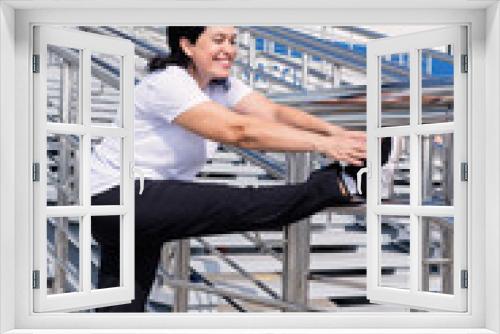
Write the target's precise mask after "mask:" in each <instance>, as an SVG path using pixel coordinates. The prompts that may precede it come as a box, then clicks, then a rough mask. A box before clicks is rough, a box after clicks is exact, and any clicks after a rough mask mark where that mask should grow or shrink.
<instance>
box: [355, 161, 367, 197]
mask: <svg viewBox="0 0 500 334" xmlns="http://www.w3.org/2000/svg"><path fill="white" fill-rule="evenodd" d="M367 172H368V167H363V168H361V169H360V170H358V173H357V174H356V186H357V188H358V193H359V194H360V195H362V194H363V191H362V190H361V180H362V179H361V176H362V175H363V173H367Z"/></svg>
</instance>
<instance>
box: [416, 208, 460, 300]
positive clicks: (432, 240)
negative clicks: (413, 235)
mask: <svg viewBox="0 0 500 334" xmlns="http://www.w3.org/2000/svg"><path fill="white" fill-rule="evenodd" d="M422 243H423V247H422V251H423V254H422V290H423V291H430V292H438V293H446V294H453V218H452V217H423V218H422Z"/></svg>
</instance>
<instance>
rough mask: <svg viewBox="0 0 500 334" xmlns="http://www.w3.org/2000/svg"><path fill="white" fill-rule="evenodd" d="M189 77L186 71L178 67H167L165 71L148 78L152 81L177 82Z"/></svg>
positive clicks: (159, 71) (157, 72) (151, 74)
mask: <svg viewBox="0 0 500 334" xmlns="http://www.w3.org/2000/svg"><path fill="white" fill-rule="evenodd" d="M188 77H189V74H188V72H187V71H186V69H185V68H183V67H180V66H177V65H170V66H167V67H166V68H165V69H163V70H158V71H155V72H153V73H150V74H149V75H148V76H147V78H148V79H150V80H176V79H179V78H188Z"/></svg>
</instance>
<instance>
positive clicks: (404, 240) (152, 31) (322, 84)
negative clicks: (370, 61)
mask: <svg viewBox="0 0 500 334" xmlns="http://www.w3.org/2000/svg"><path fill="white" fill-rule="evenodd" d="M78 29H80V30H82V31H87V32H91V33H97V34H103V35H109V36H115V37H119V38H125V39H128V40H130V41H132V42H133V43H134V44H135V50H136V82H139V81H140V80H141V78H142V77H143V76H144V75H146V70H145V66H146V64H147V60H148V59H149V58H151V57H152V56H155V55H162V54H163V55H165V54H167V52H168V51H167V50H166V48H165V47H164V45H163V41H164V33H165V30H164V28H163V27H108V26H101V27H78ZM336 29H341V30H344V31H347V32H349V33H351V34H357V35H359V36H362V37H363V38H380V37H383V34H381V33H378V32H375V31H370V30H367V29H362V28H356V27H336ZM239 33H240V37H239V47H240V55H239V57H238V59H237V60H236V62H235V67H236V68H235V73H234V74H235V75H236V76H238V77H240V78H241V79H243V80H245V81H246V82H247V83H248V84H249V85H251V86H253V87H254V88H255V89H257V90H260V91H262V92H264V93H265V94H267V96H268V97H270V98H271V99H273V100H274V101H277V102H280V103H284V104H288V105H291V106H296V107H299V108H301V109H303V110H305V111H308V112H311V113H314V114H315V115H317V116H319V117H322V118H324V119H325V120H327V121H330V122H335V123H336V124H339V125H343V126H345V127H348V128H351V129H360V130H363V129H364V128H365V125H366V124H365V123H366V107H365V102H366V100H365V96H366V88H365V85H364V84H363V83H362V82H363V79H362V77H363V76H364V74H365V72H366V47H365V46H364V45H361V44H352V43H351V44H349V43H346V42H345V41H336V40H334V39H332V37H331V36H326V37H325V35H323V36H322V37H318V36H316V35H315V34H314V33H311V32H307V31H306V30H300V29H298V28H288V27H253V26H248V27H239ZM53 51H54V55H55V56H54V61H53V63H52V64H51V66H54V67H56V68H59V67H58V66H62V65H61V64H60V63H63V62H64V61H66V62H74V61H75V57H76V55H75V54H72V53H71V52H62V51H60V50H53ZM429 52H431V53H432V55H433V57H434V56H435V57H434V58H436V59H437V60H434V64H433V69H432V71H433V72H432V75H431V76H430V77H429V78H428V79H426V80H427V81H426V86H428V87H433V88H434V93H435V94H436V95H439V94H442V93H443V92H446V89H447V88H446V86H448V85H449V84H450V76H449V75H445V74H446V71H447V70H448V67H449V64H450V63H451V58H450V56H448V55H446V54H440V53H438V52H434V51H429ZM63 60H64V61H63ZM382 71H383V77H384V78H385V79H386V80H387V86H388V87H395V89H397V87H398V85H400V84H401V82H404V81H405V80H407V78H408V76H409V73H408V70H407V66H405V64H404V63H402V62H401V59H395V58H394V59H392V58H391V59H385V60H384V61H383V66H382ZM118 73H119V72H118V66H117V64H116V63H114V62H113V59H112V58H106V57H105V56H99V57H97V56H96V57H93V58H92V75H93V77H94V81H93V83H92V117H93V119H96V120H98V119H100V120H101V121H102V122H104V123H112V122H113V121H114V117H116V110H115V109H116V108H115V107H116V105H117V104H118V97H119V94H118V93H117V87H119V81H118ZM56 74H57V73H56ZM353 77H355V78H356V80H353V81H350V79H352V78H353ZM358 79H359V80H358ZM57 80H58V79H57V78H56V77H54V78H49V82H48V84H49V85H48V91H49V96H50V95H51V94H52V96H53V99H52V100H49V102H48V103H49V105H51V106H52V108H53V112H52V114H53V116H52V117H58V116H57V115H58V110H59V109H58V108H59V106H58V102H57V100H58V92H59V91H60V87H58V86H57ZM443 87H444V88H443ZM49 113H50V111H49ZM396 117H397V116H396ZM74 139H75V138H71V137H70V138H64V139H61V138H52V139H51V141H50V142H49V143H48V145H49V148H48V150H49V151H50V152H49V153H48V154H49V160H50V162H49V165H50V166H51V168H50V172H49V174H50V177H52V180H54V181H53V182H52V183H49V194H48V198H49V199H48V201H49V202H51V203H55V202H59V203H60V202H61V201H71V200H74V199H71V196H74V194H75V193H77V192H78V191H77V184H78V182H77V181H75V180H72V178H73V179H74V178H76V180H77V178H78V170H77V169H75V168H73V169H71V172H70V173H69V175H68V174H67V173H66V172H65V173H66V174H65V175H63V174H62V173H63V170H64V169H65V168H61V166H66V165H70V166H78V143H77V142H75V141H74ZM93 144H94V145H98V144H99V140H97V139H96V140H95V141H94V142H93ZM400 144H401V143H400ZM398 145H399V144H398ZM403 146H404V145H403ZM75 152H76V153H75ZM63 157H65V158H64V159H63ZM408 159H409V156H408V154H407V151H405V148H404V147H403V148H402V149H401V150H399V151H398V154H396V155H395V156H394V157H393V163H394V164H395V165H397V168H396V169H395V171H396V173H395V175H394V179H395V180H396V182H394V184H395V186H394V189H392V191H394V192H396V193H398V194H403V195H402V196H404V194H405V193H406V192H407V191H408V187H409V175H408V166H407V164H408ZM316 164H319V162H317V163H316ZM288 168H289V167H288V166H287V164H286V159H285V156H284V155H283V154H278V153H271V154H264V153H262V152H256V151H250V150H245V149H240V148H234V147H227V146H222V145H217V144H214V150H213V153H212V154H210V156H209V160H208V161H207V163H206V165H205V166H204V167H203V169H202V171H201V172H200V174H199V175H198V177H197V182H218V183H225V184H231V185H235V186H263V185H278V184H284V183H285V182H286V180H285V179H286V175H287V173H288V172H289V170H288ZM438 174H439V175H436V176H435V177H436V179H442V178H443V175H442V174H444V171H443V169H440V170H439V172H438ZM57 180H59V181H57ZM48 205H50V204H48ZM363 210H364V208H363V207H358V208H351V209H349V208H347V209H345V208H344V209H339V210H335V209H331V210H325V211H324V212H321V213H319V214H317V215H315V216H314V217H313V218H312V220H311V223H310V232H311V238H310V245H309V249H310V259H309V274H308V275H307V277H308V280H309V291H310V293H309V303H308V305H307V306H306V307H305V308H304V307H303V305H302V306H301V305H297V304H296V303H293V302H289V301H284V300H283V298H282V296H281V292H280V291H282V289H283V286H282V285H283V284H282V282H283V281H282V277H281V276H282V272H283V266H284V259H283V256H284V247H285V243H286V240H284V236H283V233H282V232H269V233H253V232H248V233H244V234H234V235H225V236H214V237H200V238H194V239H192V240H191V241H188V242H187V243H186V242H184V243H182V242H180V243H175V244H168V245H166V246H165V249H164V252H163V254H162V259H161V263H160V267H159V270H158V275H157V280H156V283H155V286H154V287H153V290H152V292H151V295H150V301H149V303H148V310H149V311H151V312H162V311H172V310H174V311H175V310H180V309H179V308H178V307H176V303H177V300H176V298H177V297H176V291H177V290H176V289H189V290H190V292H189V293H188V294H187V296H188V299H187V300H186V301H184V303H185V304H186V305H185V307H184V308H185V309H184V310H187V311H199V312H202V311H211V312H214V311H216V312H217V311H219V312H222V311H223V312H226V311H239V312H244V311H280V310H288V311H290V310H291V311H297V310H306V311H307V310H309V311H318V310H320V311H339V310H341V309H343V308H345V307H350V310H354V309H360V310H371V309H385V310H397V311H401V310H405V309H404V308H401V307H397V306H392V305H375V304H370V303H369V301H368V300H367V299H366V224H365V221H364V212H363ZM75 226H77V224H75V222H72V221H71V220H69V221H67V220H66V221H62V220H60V221H57V220H51V221H49V222H48V245H49V246H48V249H49V254H50V259H49V263H48V268H49V276H50V277H49V281H50V284H49V286H52V287H53V288H52V289H53V293H60V292H61V289H62V290H64V291H65V292H68V291H74V287H75V286H77V284H78V282H77V280H78V272H79V268H78V260H76V258H75V255H74V254H75V249H76V250H77V249H78V247H79V241H78V232H77V228H75ZM382 243H383V247H385V249H386V250H387V254H386V255H388V256H386V257H384V261H385V262H384V263H383V266H382V272H383V274H384V276H385V277H387V278H388V280H391V279H392V280H395V281H396V283H395V284H398V280H400V279H401V277H403V278H404V277H405V275H407V274H408V268H409V258H408V254H409V245H408V244H409V237H408V231H407V230H406V229H405V228H401V226H398V225H397V224H391V223H390V222H386V223H385V224H384V225H383V241H382ZM182 247H184V251H186V247H187V251H188V253H189V254H190V255H191V256H190V261H189V264H188V267H187V272H185V273H184V276H182V275H181V276H179V275H178V274H179V273H176V272H175V271H176V269H178V267H177V266H178V262H177V263H176V262H175V261H174V260H175V259H176V256H178V255H175V253H176V252H177V253H179V252H180V250H181V249H182ZM93 248H94V249H95V250H94V252H93V261H92V264H93V279H92V282H93V284H95V282H96V279H97V278H96V272H97V268H98V266H99V252H98V244H97V243H95V242H94V243H93ZM76 254H77V253H76ZM177 260H178V257H177ZM188 260H189V258H188ZM184 261H186V260H184ZM184 270H186V268H184ZM186 275H187V276H186ZM186 278H187V281H186ZM72 289H73V290H72Z"/></svg>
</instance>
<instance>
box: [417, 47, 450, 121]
mask: <svg viewBox="0 0 500 334" xmlns="http://www.w3.org/2000/svg"><path fill="white" fill-rule="evenodd" d="M420 62H421V66H422V72H421V73H422V74H421V87H422V90H421V92H422V120H421V123H422V124H428V123H440V122H452V121H453V102H454V99H453V48H452V46H451V45H444V46H442V47H436V48H432V49H423V50H420Z"/></svg>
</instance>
